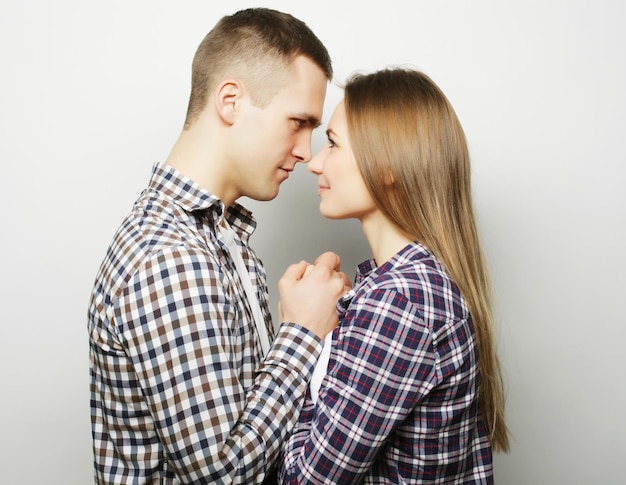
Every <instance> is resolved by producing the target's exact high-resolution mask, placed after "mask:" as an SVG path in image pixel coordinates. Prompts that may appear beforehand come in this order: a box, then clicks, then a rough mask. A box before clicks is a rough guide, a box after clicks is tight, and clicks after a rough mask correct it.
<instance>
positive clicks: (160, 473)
mask: <svg viewBox="0 0 626 485" xmlns="http://www.w3.org/2000/svg"><path fill="white" fill-rule="evenodd" d="M222 217H226V219H227V221H228V222H229V224H230V226H231V227H232V228H233V230H234V231H235V232H236V233H237V243H238V245H239V246H240V247H241V249H242V255H243V259H244V261H245V264H246V266H247V267H248V270H249V272H250V277H251V280H252V284H253V287H254V289H255V292H256V294H257V297H258V299H259V302H260V306H261V309H262V312H263V314H264V316H265V320H266V321H265V323H266V326H267V328H268V331H269V332H270V337H271V336H272V334H273V332H272V324H271V316H270V312H269V310H268V304H267V288H266V279H265V272H264V269H263V266H262V264H261V261H259V259H258V258H257V256H256V255H255V253H254V252H253V251H252V250H251V249H250V247H249V246H248V238H249V236H250V235H251V234H252V232H253V231H254V228H255V222H254V220H253V218H252V215H251V214H250V213H249V212H248V211H246V210H245V209H244V208H243V207H242V206H240V205H238V204H235V205H234V206H232V207H230V208H229V209H227V210H225V209H224V206H223V204H222V203H221V201H219V200H218V199H217V198H216V197H214V196H213V195H211V194H210V193H208V192H206V191H205V190H203V189H202V188H200V187H199V186H197V185H196V184H194V183H193V181H191V180H189V179H187V178H185V177H184V176H182V175H181V174H180V173H178V172H176V171H175V170H174V169H172V168H171V167H168V166H163V167H159V166H157V165H155V166H154V168H153V173H152V177H151V180H150V184H149V186H148V188H147V189H146V190H145V191H144V192H143V193H142V194H141V196H140V197H139V199H138V200H137V202H136V203H135V205H134V207H133V210H132V213H131V214H130V215H129V216H128V217H127V218H126V220H125V221H124V223H123V224H122V225H121V227H120V228H119V230H118V232H117V233H116V235H115V236H114V239H113V241H112V243H111V246H110V247H109V250H108V252H107V254H106V256H105V259H104V261H103V263H102V266H101V267H100V270H99V272H98V274H97V276H96V281H95V284H94V289H93V293H92V298H91V302H90V306H89V337H90V362H91V364H90V375H91V417H92V434H93V446H94V465H95V476H96V482H97V483H133V484H139V483H168V484H169V483H196V484H201V483H245V484H253V483H260V482H261V481H262V480H263V477H264V475H265V473H266V472H267V470H268V467H267V464H268V463H271V462H272V461H273V460H275V458H276V456H277V454H278V451H279V449H280V446H281V444H282V442H283V440H284V438H285V436H286V434H287V433H288V431H289V430H290V429H291V428H292V426H293V424H294V423H295V420H296V417H297V415H298V412H299V404H300V402H301V398H302V396H303V395H304V393H305V391H306V385H307V382H308V379H309V378H310V375H311V372H312V364H313V363H314V362H315V361H316V359H317V356H318V355H319V353H320V351H321V347H322V346H321V342H320V340H319V339H318V338H317V337H315V336H314V335H313V334H312V333H310V332H309V331H307V330H305V329H304V328H302V327H300V326H298V325H295V324H283V325H282V327H281V328H280V330H279V332H278V334H277V336H276V339H275V340H274V343H273V345H272V347H271V348H270V350H269V352H268V355H267V356H266V358H265V359H264V360H263V358H262V355H261V347H260V343H259V340H258V337H257V331H256V327H255V323H254V321H253V319H252V317H251V315H252V313H251V310H250V306H249V304H248V303H247V302H246V300H245V292H244V290H243V287H242V285H241V281H240V279H239V276H238V273H237V271H236V270H235V267H234V264H233V262H232V260H231V259H230V257H229V255H228V253H227V251H226V247H225V245H224V241H223V239H222V238H221V235H220V234H219V231H217V227H218V225H219V224H220V222H221V220H222Z"/></svg>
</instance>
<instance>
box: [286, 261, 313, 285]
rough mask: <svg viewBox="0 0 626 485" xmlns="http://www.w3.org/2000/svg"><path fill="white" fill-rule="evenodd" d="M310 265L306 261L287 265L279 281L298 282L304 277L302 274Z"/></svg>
mask: <svg viewBox="0 0 626 485" xmlns="http://www.w3.org/2000/svg"><path fill="white" fill-rule="evenodd" d="M309 266H310V265H309V264H308V263H307V262H306V261H300V262H299V263H294V264H292V265H289V267H288V268H287V269H286V270H285V272H284V273H283V276H282V278H281V279H285V280H299V279H301V278H302V276H303V275H304V272H305V271H306V269H307V268H308V267H309Z"/></svg>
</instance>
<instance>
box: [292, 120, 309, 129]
mask: <svg viewBox="0 0 626 485" xmlns="http://www.w3.org/2000/svg"><path fill="white" fill-rule="evenodd" d="M293 122H294V123H295V125H296V127H298V128H302V127H303V126H304V125H305V124H306V121H304V120H298V119H294V120H293Z"/></svg>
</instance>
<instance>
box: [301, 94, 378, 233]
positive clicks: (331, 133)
mask: <svg viewBox="0 0 626 485" xmlns="http://www.w3.org/2000/svg"><path fill="white" fill-rule="evenodd" d="M326 135H327V137H328V143H327V144H326V146H325V147H324V148H322V150H321V151H320V152H319V153H318V154H317V155H315V157H313V159H312V160H311V161H310V162H309V164H308V165H309V171H310V172H312V173H314V174H315V175H317V176H318V184H319V192H318V193H319V196H320V199H321V200H320V212H321V213H322V215H323V216H324V217H327V218H329V219H349V218H356V219H359V220H360V221H361V222H363V220H364V219H365V218H366V217H367V216H368V215H370V214H372V213H373V212H375V211H376V210H377V209H376V206H375V204H374V201H373V200H372V197H371V196H370V194H369V192H368V190H367V188H366V187H365V182H364V181H363V176H362V175H361V171H360V170H359V168H358V166H357V163H356V160H355V158H354V154H353V153H352V147H351V145H350V140H349V138H348V126H347V123H346V111H345V107H344V102H343V101H341V102H340V103H339V104H338V105H337V107H336V108H335V111H334V113H333V115H332V117H331V118H330V122H329V123H328V129H327V130H326Z"/></svg>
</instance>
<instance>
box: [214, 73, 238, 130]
mask: <svg viewBox="0 0 626 485" xmlns="http://www.w3.org/2000/svg"><path fill="white" fill-rule="evenodd" d="M242 94H243V87H242V86H241V83H239V81H236V80H233V79H227V80H224V81H222V82H221V83H220V84H219V85H218V86H217V89H216V90H215V98H214V99H215V109H216V111H217V113H218V115H219V116H220V118H221V119H222V121H223V122H224V123H226V124H229V125H232V124H233V123H234V122H235V117H236V115H237V110H238V108H239V105H240V103H241V97H242Z"/></svg>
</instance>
